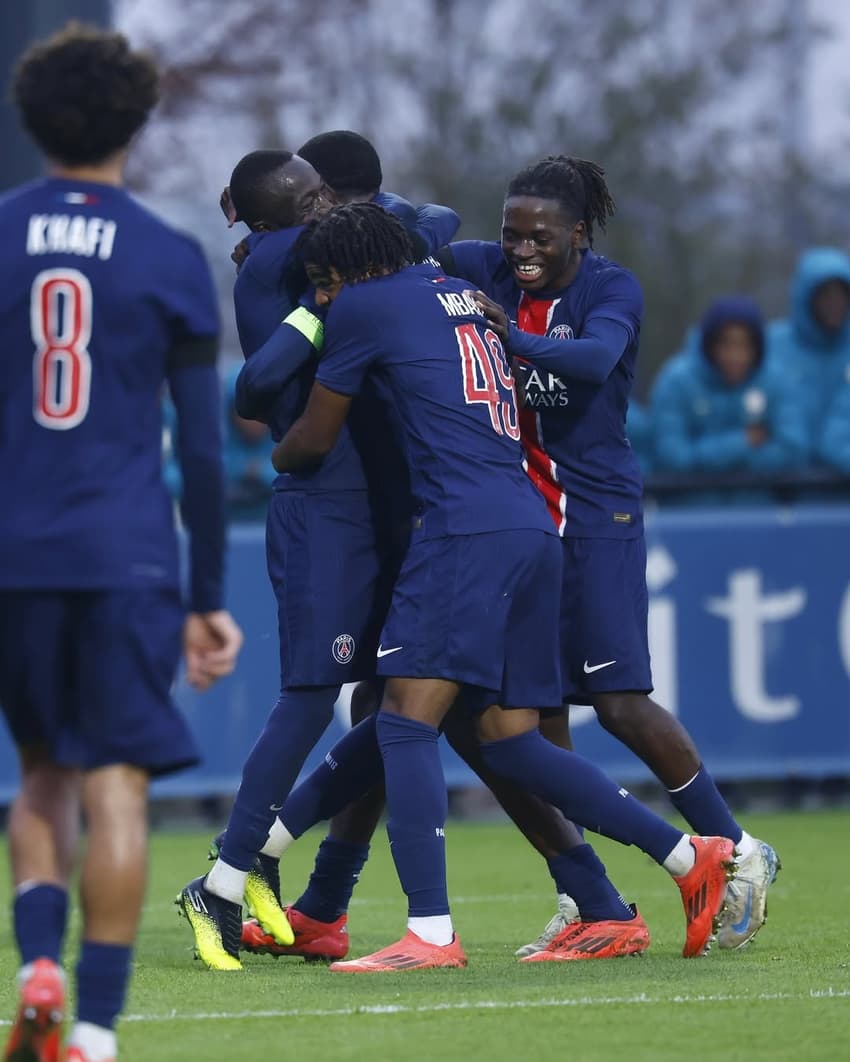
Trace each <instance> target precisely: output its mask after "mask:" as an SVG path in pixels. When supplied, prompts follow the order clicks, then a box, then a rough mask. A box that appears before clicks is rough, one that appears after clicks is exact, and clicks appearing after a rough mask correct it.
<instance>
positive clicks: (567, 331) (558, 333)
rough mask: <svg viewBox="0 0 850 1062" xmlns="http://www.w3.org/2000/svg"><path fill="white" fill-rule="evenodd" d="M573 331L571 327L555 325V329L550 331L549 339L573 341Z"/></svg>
mask: <svg viewBox="0 0 850 1062" xmlns="http://www.w3.org/2000/svg"><path fill="white" fill-rule="evenodd" d="M572 338H573V330H572V328H570V326H569V325H565V324H560V325H555V327H554V328H550V329H549V339H572Z"/></svg>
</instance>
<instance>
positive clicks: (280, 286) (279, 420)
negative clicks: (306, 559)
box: [233, 228, 366, 492]
mask: <svg viewBox="0 0 850 1062" xmlns="http://www.w3.org/2000/svg"><path fill="white" fill-rule="evenodd" d="M300 233H301V228H291V229H278V230H276V231H275V232H265V233H257V234H254V235H252V236H250V237H249V238H248V242H249V246H250V248H251V251H250V254H249V255H248V257H247V259H246V260H245V262H244V263H243V265H242V267H241V269H240V270H239V274H238V276H237V277H236V285H235V287H234V289H233V301H234V305H235V309H236V322H237V325H238V328H239V340H240V343H241V344H242V353H243V354H244V355H245V357H246V358H250V356H251V355H252V354H253V353H255V352H256V351H257V350H259V348H260V347H261V346H262V345H263V343H265V341H266V340H267V339H268V338H269V337H270V336H271V335H272V333H273V332H274V331H275V329H276V328H277V327H278V325H279V324H280V323H281V321H283V319H284V318H285V317H286V316H287V315H288V314H289V313H291V312H292V310H293V309H295V306H297V304H298V303H297V300H294V299H293V293H292V291H291V290H289V289H288V287H287V283H286V280H287V276H288V275H290V274H291V272H292V270H293V260H294V258H295V256H294V254H293V248H294V246H295V243H296V241H297V239H298V236H299V234H300ZM293 335H294V338H296V339H297V340H300V339H301V337H300V333H293ZM315 367H316V363H315V360H313V359H311V360H310V361H308V362H306V363H305V364H304V365H303V366H302V367H301V368H300V369H299V371H298V372H297V373H296V374H295V375H294V376H293V377H292V378H291V379H290V381H289V382H288V383H287V384H286V386H285V387H284V388H283V389H282V390H281V391H280V392H279V393H278V394H277V396H276V398H275V399H274V403H273V405H272V406H271V408H270V409H269V411H268V413H267V415H266V417H265V420H266V423H267V424H268V425H269V428H270V430H271V434H272V438H273V439H274V440H275V441H276V442H277V441H279V440H280V439H282V438H283V436H284V435H285V434H286V432H287V431H288V430H289V428H290V427H291V426H292V424H294V423H295V421H296V420H297V419H298V417H299V416H300V415H301V413H302V412H303V411H304V406H305V405H306V403H307V396H308V395H309V393H310V388H311V387H312V385H313V374H314V371H315ZM274 489H275V490H307V491H315V492H318V491H336V490H365V489H366V477H365V475H364V472H363V464H362V462H361V460H360V455H359V454H358V452H357V449H356V448H355V446H354V444H353V442H352V438H351V432H350V431H349V428H348V426H347V425H346V426H344V427H343V430H342V432H341V433H340V437H339V439H338V440H337V444H336V446H335V447H334V448H333V450H332V451H331V453H329V454H328V456H327V457H326V458H325V460H324V461H323V462H322V464H321V466H320V467H319V468H318V469H316V470H315V471H309V472H292V473H289V472H284V473H283V474H282V475H280V476H278V477H277V479H276V480H275V481H274Z"/></svg>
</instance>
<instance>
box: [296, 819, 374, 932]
mask: <svg viewBox="0 0 850 1062" xmlns="http://www.w3.org/2000/svg"><path fill="white" fill-rule="evenodd" d="M368 857H369V845H368V844H352V843H351V842H350V841H338V840H337V839H336V838H334V837H326V838H325V839H324V841H322V843H321V844H320V845H319V851H318V852H317V853H316V864H315V866H314V867H313V873H312V874H311V875H310V880H309V881H308V882H307V888H306V889H305V890H304V892H303V893H302V894H301V896H300V897H299V898H298V899H297V900H296V901H295V903H294V904H293V905H292V906H293V907H295V908H296V910H298V911H300V912H301V913H302V914H305V915H307V917H308V918H316V919H318V921H320V922H335V921H336V920H337V918H339V916H340V915H343V914H345V912H346V911H347V910H348V905H349V903H350V902H351V894H352V892H354V886H355V885H356V884H357V879H358V878H359V877H360V871H361V870H362V869H363V864H364V863H365V862H366V860H367V858H368Z"/></svg>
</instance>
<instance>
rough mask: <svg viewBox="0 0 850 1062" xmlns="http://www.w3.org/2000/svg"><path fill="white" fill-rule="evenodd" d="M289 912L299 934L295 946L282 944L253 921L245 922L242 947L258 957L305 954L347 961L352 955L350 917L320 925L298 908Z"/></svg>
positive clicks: (287, 911) (293, 925)
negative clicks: (349, 938) (349, 939)
mask: <svg viewBox="0 0 850 1062" xmlns="http://www.w3.org/2000/svg"><path fill="white" fill-rule="evenodd" d="M285 912H286V919H287V921H288V922H289V924H290V926H292V932H293V933H294V934H295V943H294V944H289V945H281V944H278V943H277V942H276V941H275V939H274V937H272V936H270V935H269V934H268V933H265V932H264V931H263V927H262V926H261V925H260V924H259V922H257V921H254V920H251V921H248V922H243V923H242V948H243V949H244V950H245V951H252V952H254V953H255V954H258V955H275V956H280V955H301V956H303V957H304V958H305V959H310V960H318V959H326V960H332V959H344V958H345V956H346V955H347V954H348V915H344V914H343V915H340V916H339V918H337V920H336V921H335V922H319V921H317V920H316V919H315V918H308V917H307V915H305V914H302V913H301V912H300V911H297V910H296V909H295V908H294V907H287V908H285Z"/></svg>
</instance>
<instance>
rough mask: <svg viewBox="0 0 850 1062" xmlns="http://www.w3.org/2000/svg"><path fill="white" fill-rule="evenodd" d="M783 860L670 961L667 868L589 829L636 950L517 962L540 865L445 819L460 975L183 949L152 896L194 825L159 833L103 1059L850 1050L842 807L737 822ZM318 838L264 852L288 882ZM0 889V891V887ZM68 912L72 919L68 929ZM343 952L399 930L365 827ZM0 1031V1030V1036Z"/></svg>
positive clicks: (543, 899)
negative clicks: (745, 927) (344, 971)
mask: <svg viewBox="0 0 850 1062" xmlns="http://www.w3.org/2000/svg"><path fill="white" fill-rule="evenodd" d="M747 824H748V826H749V828H750V829H751V830H753V831H755V832H757V833H758V834H759V835H760V836H762V837H765V838H768V839H769V840H771V841H772V842H773V844H774V845H775V846H776V848H777V850H778V851H779V852H780V855H781V857H782V859H783V862H784V865H785V868H784V870H783V872H782V874H781V875H780V877H779V880H778V882H777V884H776V885H775V886H774V889H773V892H772V894H771V901H770V920H769V922H768V924H767V926H766V927H765V928H764V929H763V930H762V933H761V935H760V936H759V938H758V940H757V941H756V942H755V944H754V945H753V946H752V947H751V948H750V949H748V950H746V951H743V952H740V953H721V952H717V951H713V952H712V953H711V954H710V955H709V956H708V957H707V958H705V959H696V960H684V959H682V958H681V955H680V951H681V945H682V941H683V938H684V917H683V914H682V910H681V905H680V903H679V899H678V892H677V890H676V888H675V886H674V885H673V883H672V882H671V881H670V880H669V879H668V877H667V875H666V874H665V873H664V872H663V871H662V870H659V869H658V868H656V867H655V866H654V865H653V864H651V863H650V862H649V861H648V860H647V859H646V858H645V857H644V856H643V855H641V854H640V853H639V852H638V851H637V850H636V849H624V848H621V847H619V846H618V845H615V844H611V843H608V842H606V841H602V840H600V841H599V843H598V845H597V847H598V849H599V851H600V854H601V855H602V858H603V859H604V860H605V862H606V864H607V865H608V869H609V872H610V874H611V876H612V878H613V880H614V881H615V882H616V883H617V884H618V885H619V887H620V888H621V889H622V890H623V892H624V893H625V895H626V896H627V898H629V899H632V900H635V901H636V902H637V903H638V904H639V906H640V909H641V911H642V913H643V915H644V917H645V918H646V920H647V922H648V924H649V926H650V929H651V931H652V935H653V940H652V946H651V948H650V951H649V953H648V954H647V955H646V956H643V957H641V958H631V959H616V960H608V961H587V962H580V963H563V964H561V963H557V964H545V965H533V966H528V965H521V964H520V963H518V962H517V961H516V960H515V959H514V957H513V950H514V948H515V947H517V946H518V945H520V944H523V943H525V942H526V941H527V940H529V939H532V938H533V937H534V936H536V935H537V933H538V932H539V930H540V929H541V928H542V927H543V925H544V923H545V922H546V921H547V919H548V918H549V916H550V915H551V914H552V913H553V910H554V899H553V894H552V889H551V887H550V883H549V879H548V876H547V874H546V870H545V867H544V865H543V863H542V862H541V861H540V859H539V858H538V857H537V856H536V855H535V854H534V853H533V852H532V851H531V850H530V849H529V848H528V846H527V845H526V844H525V842H524V841H523V840H522V838H521V837H520V836H519V834H517V833H516V832H515V831H514V830H513V829H512V828H511V827H510V826H508V825H501V824H487V825H480V824H478V825H470V824H466V823H450V824H449V829H448V831H447V836H448V855H449V884H450V891H451V895H452V897H453V915H454V919H455V923H456V927H457V930H458V932H459V933H460V936H461V939H462V940H463V942H464V945H465V948H466V951H467V954H468V956H469V967H468V969H466V970H447V971H426V972H422V973H413V974H392V975H381V976H342V975H335V974H331V973H328V971H327V969H326V968H324V967H322V966H317V965H307V964H305V963H303V962H302V961H301V960H300V959H280V960H274V959H271V958H268V957H265V956H247V957H246V959H245V966H246V969H245V971H244V972H243V973H229V974H214V973H210V972H208V971H207V970H205V969H204V968H203V967H202V966H201V965H200V964H199V963H197V962H195V961H193V959H192V955H191V933H190V931H189V929H188V926H187V924H186V923H185V922H184V921H182V920H178V918H177V915H176V912H175V908H174V907H173V906H172V902H171V901H172V899H173V897H174V895H175V893H176V892H177V891H178V889H179V888H180V886H181V885H183V884H184V883H185V882H186V881H187V880H189V879H190V878H191V877H194V876H195V875H197V874H199V873H202V872H203V871H204V869H205V867H206V862H205V851H206V845H207V841H208V836H207V835H206V834H199V833H179V834H178V833H159V834H157V835H155V836H154V838H153V844H152V868H151V876H150V883H149V888H148V899H147V907H146V910H145V916H144V922H143V926H142V932H141V936H140V940H139V947H138V951H137V958H136V968H135V977H134V980H133V985H132V989H131V991H130V997H129V1000H128V1005H127V1013H126V1017H125V1019H124V1020H123V1021H122V1023H121V1025H120V1027H119V1037H120V1041H119V1042H120V1058H121V1059H122V1060H123V1062H141V1060H146V1062H147V1060H150V1062H172V1060H173V1062H177V1060H180V1062H184V1060H187V1059H203V1060H205V1062H219V1060H221V1062H229V1060H242V1059H245V1060H248V1059H252V1060H253V1059H256V1060H265V1059H278V1058H280V1059H292V1060H294V1062H314V1060H343V1059H363V1060H369V1062H372V1060H375V1062H379V1060H384V1059H411V1060H419V1059H445V1060H455V1059H457V1060H463V1062H473V1060H477V1059H485V1060H487V1062H502V1060H504V1062H514V1060H517V1059H523V1060H525V1059H528V1060H549V1059H553V1060H554V1059H558V1060H561V1059H564V1060H569V1062H596V1060H608V1059H611V1060H617V1062H632V1060H644V1059H646V1060H650V1059H651V1060H653V1062H667V1060H671V1062H672V1060H674V1059H675V1060H679V1059H692V1060H699V1059H721V1058H722V1059H727V1060H728V1059H771V1060H775V1062H780V1060H786V1059H787V1060H792V1059H793V1060H795V1062H796V1060H804V1062H810V1060H812V1059H830V1060H835V1059H842V1058H848V1057H850V919H848V910H850V857H849V856H848V851H847V842H848V838H850V815H848V814H847V812H812V813H802V812H801V813H790V814H777V815H759V816H753V817H752V818H749V817H748V818H747ZM319 836H320V835H319V834H315V835H311V836H310V837H307V838H305V839H304V840H303V841H302V842H301V843H300V844H299V845H297V846H296V847H295V849H293V851H292V852H291V854H290V855H288V857H287V860H286V862H285V865H284V888H285V891H286V893H287V894H288V895H289V896H294V895H297V893H298V891H299V890H300V886H301V885H302V883H303V882H304V880H305V878H306V875H307V873H308V871H309V868H310V865H311V864H312V858H313V854H314V851H315V846H316V843H317V842H318V839H319ZM7 895H8V892H7ZM75 926H76V923H75ZM350 929H351V939H352V946H353V947H352V954H355V955H356V954H363V953H365V952H367V951H371V950H373V949H374V948H376V947H378V946H383V945H384V944H388V943H390V942H391V941H393V940H395V939H397V938H398V937H399V936H401V933H402V932H403V929H404V904H403V901H402V898H401V894H400V890H399V887H398V884H397V881H396V878H395V874H394V871H393V867H392V863H391V860H390V857H389V853H388V850H387V845H386V839H385V834H384V833H383V831H381V832H380V834H379V835H378V836H377V838H376V841H375V844H374V845H373V854H372V858H371V860H370V862H369V864H368V866H367V867H366V869H365V871H364V873H363V876H362V880H361V882H360V884H359V886H358V888H357V891H356V893H355V899H354V903H353V905H352V908H351V917H350ZM2 934H3V935H2V947H0V959H2V962H0V967H2V970H3V978H2V984H0V1015H2V1016H3V1018H4V1019H5V1020H6V1022H8V1019H9V1018H10V1017H11V1015H12V1013H13V1010H14V999H15V996H14V978H13V973H14V969H15V964H16V957H15V954H14V950H13V945H12V941H11V937H10V934H9V929H8V923H7V924H6V926H5V927H3V929H2ZM0 1033H5V1030H0Z"/></svg>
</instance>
